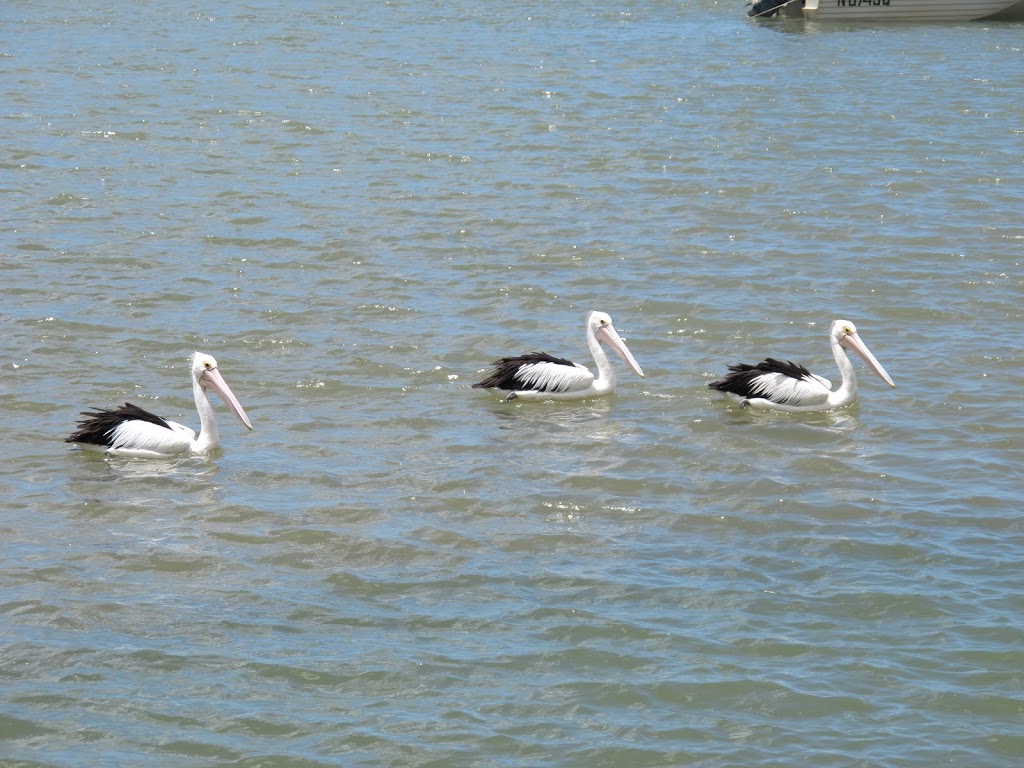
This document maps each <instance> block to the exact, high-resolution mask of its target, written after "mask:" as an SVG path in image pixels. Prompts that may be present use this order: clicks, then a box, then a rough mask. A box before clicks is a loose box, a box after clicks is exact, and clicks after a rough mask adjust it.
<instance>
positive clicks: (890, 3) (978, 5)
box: [747, 0, 1024, 21]
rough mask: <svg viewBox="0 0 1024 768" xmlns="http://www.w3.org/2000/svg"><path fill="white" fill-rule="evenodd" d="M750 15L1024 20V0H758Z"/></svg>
mask: <svg viewBox="0 0 1024 768" xmlns="http://www.w3.org/2000/svg"><path fill="white" fill-rule="evenodd" d="M747 15H748V16H753V17H756V18H767V17H769V16H775V15H781V16H787V17H797V18H799V17H803V18H806V19H816V20H818V21H981V20H983V19H984V20H986V21H1024V0H759V2H757V3H755V4H754V5H753V7H752V8H751V9H750V11H748V12H747Z"/></svg>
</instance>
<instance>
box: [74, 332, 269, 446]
mask: <svg viewBox="0 0 1024 768" xmlns="http://www.w3.org/2000/svg"><path fill="white" fill-rule="evenodd" d="M207 390H213V391H214V392H216V393H217V395H218V396H219V397H220V399H221V400H223V401H224V404H225V405H227V406H228V408H230V409H231V411H232V413H234V414H235V416H237V417H238V420H239V421H240V422H242V423H243V424H244V425H245V426H246V427H248V428H249V429H252V424H250V423H249V417H248V416H246V415H245V411H244V410H242V406H241V405H240V404H239V402H238V399H237V398H236V397H235V395H234V393H232V391H231V389H230V388H229V387H228V385H227V383H226V382H225V381H224V377H223V376H221V375H220V370H218V368H217V361H216V360H214V359H213V357H211V356H210V355H206V354H203V353H202V352H194V353H193V354H192V394H193V395H195V399H196V410H198V411H199V424H200V427H199V434H198V435H197V434H196V433H195V432H194V431H193V430H191V429H189V428H188V427H186V426H185V425H184V424H177V423H175V422H173V421H168V420H167V419H162V418H160V417H159V416H156V415H155V414H152V413H150V412H149V411H146V410H144V409H142V408H139V407H138V406H137V405H132V404H131V403H125V404H124V405H123V406H121V407H120V408H117V409H116V410H113V411H104V410H100V409H99V408H94V409H93V410H92V411H82V416H85V418H84V419H82V420H81V421H79V422H78V431H77V432H75V433H74V434H73V435H71V436H70V437H68V438H66V439H65V441H64V442H66V443H74V444H75V445H77V446H79V447H81V448H85V449H87V450H90V451H98V452H100V453H106V454H110V455H112V456H134V457H138V458H158V457H162V456H178V455H182V454H204V453H209V452H210V451H212V450H214V449H215V448H216V447H217V446H219V445H220V436H219V435H218V434H217V421H216V419H215V418H214V415H213V406H212V405H211V404H210V396H209V395H208V394H207Z"/></svg>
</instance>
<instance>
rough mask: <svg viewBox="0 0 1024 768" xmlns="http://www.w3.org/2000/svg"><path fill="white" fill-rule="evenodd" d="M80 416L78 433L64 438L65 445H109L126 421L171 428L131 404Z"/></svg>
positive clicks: (97, 410)
mask: <svg viewBox="0 0 1024 768" xmlns="http://www.w3.org/2000/svg"><path fill="white" fill-rule="evenodd" d="M82 415H83V416H85V418H84V419H82V420H80V421H79V422H78V431H77V432H75V433H74V434H73V435H71V436H70V437H67V438H65V439H64V442H65V443H92V444H93V445H110V434H111V433H112V432H113V431H114V430H115V429H117V428H118V427H119V426H121V424H123V423H124V422H126V421H148V422H149V423H151V424H156V425H157V426H160V427H164V428H166V429H170V428H171V427H170V425H169V424H168V423H167V422H166V421H165V420H164V419H161V418H160V417H159V416H157V415H156V414H153V413H150V412H149V411H147V410H144V409H142V408H139V406H137V405H132V404H131V403H125V404H124V405H122V406H121V407H120V408H117V409H115V410H113V411H104V410H102V409H100V408H93V409H92V410H91V411H82Z"/></svg>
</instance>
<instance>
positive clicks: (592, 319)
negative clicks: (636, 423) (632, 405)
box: [473, 312, 644, 400]
mask: <svg viewBox="0 0 1024 768" xmlns="http://www.w3.org/2000/svg"><path fill="white" fill-rule="evenodd" d="M602 341H603V342H604V343H606V344H607V345H608V346H609V347H611V348H612V349H614V350H615V351H616V352H618V353H619V355H620V356H621V357H622V359H623V360H625V361H626V363H627V364H628V365H629V367H630V368H632V369H633V370H634V371H636V373H637V375H638V376H640V378H643V377H644V372H643V371H642V370H641V369H640V365H639V364H638V363H637V361H636V360H635V359H634V357H633V355H632V353H631V352H630V351H629V349H628V348H627V347H626V345H625V343H624V342H623V341H622V339H621V338H619V334H618V333H617V332H616V330H615V327H614V326H613V325H612V319H611V317H609V316H608V315H606V314H605V313H604V312H591V313H590V314H588V315H587V346H589V347H590V354H592V355H593V356H594V362H595V363H597V374H598V375H597V377H595V376H594V374H592V373H591V372H590V371H589V370H588V369H587V368H586V367H585V366H582V365H580V364H579V363H574V362H572V361H571V360H566V359H564V358H561V357H553V356H551V355H549V354H547V353H545V352H531V353H529V354H526V355H522V356H521V357H503V358H501V359H500V360H495V361H494V363H493V365H494V366H495V368H494V371H493V372H492V373H491V375H490V376H488V377H487V378H486V379H484V380H483V381H481V382H479V383H477V384H474V385H473V386H474V387H475V388H484V389H492V388H493V389H506V390H511V392H510V393H509V395H508V397H506V398H505V400H515V399H516V398H517V397H520V398H522V399H524V400H577V399H579V398H583V397H597V396H598V395H607V394H608V393H609V392H612V391H614V390H615V371H613V370H612V366H611V363H609V362H608V355H606V354H605V353H604V349H603V348H602V347H601V342H602Z"/></svg>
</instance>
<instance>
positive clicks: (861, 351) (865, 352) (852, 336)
mask: <svg viewBox="0 0 1024 768" xmlns="http://www.w3.org/2000/svg"><path fill="white" fill-rule="evenodd" d="M831 330H832V343H833V344H834V345H835V344H838V345H839V346H841V347H843V348H844V349H849V350H851V351H853V352H856V353H857V355H858V356H860V359H861V360H863V361H864V362H865V363H866V364H867V366H868V368H870V369H871V370H872V371H874V372H875V373H876V374H877V375H878V377H879V378H880V379H881V380H882V381H884V382H885V383H886V384H888V385H889V386H890V387H895V386H896V384H895V383H893V380H892V378H891V377H890V376H889V374H888V373H886V372H885V368H883V367H882V364H881V363H879V362H878V361H877V360H876V359H875V356H874V355H873V354H871V351H870V350H869V349H868V348H867V345H865V344H864V342H863V341H861V340H860V336H859V335H857V326H855V325H854V324H853V323H851V322H850V321H849V320H833V321H832V329H831Z"/></svg>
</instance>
